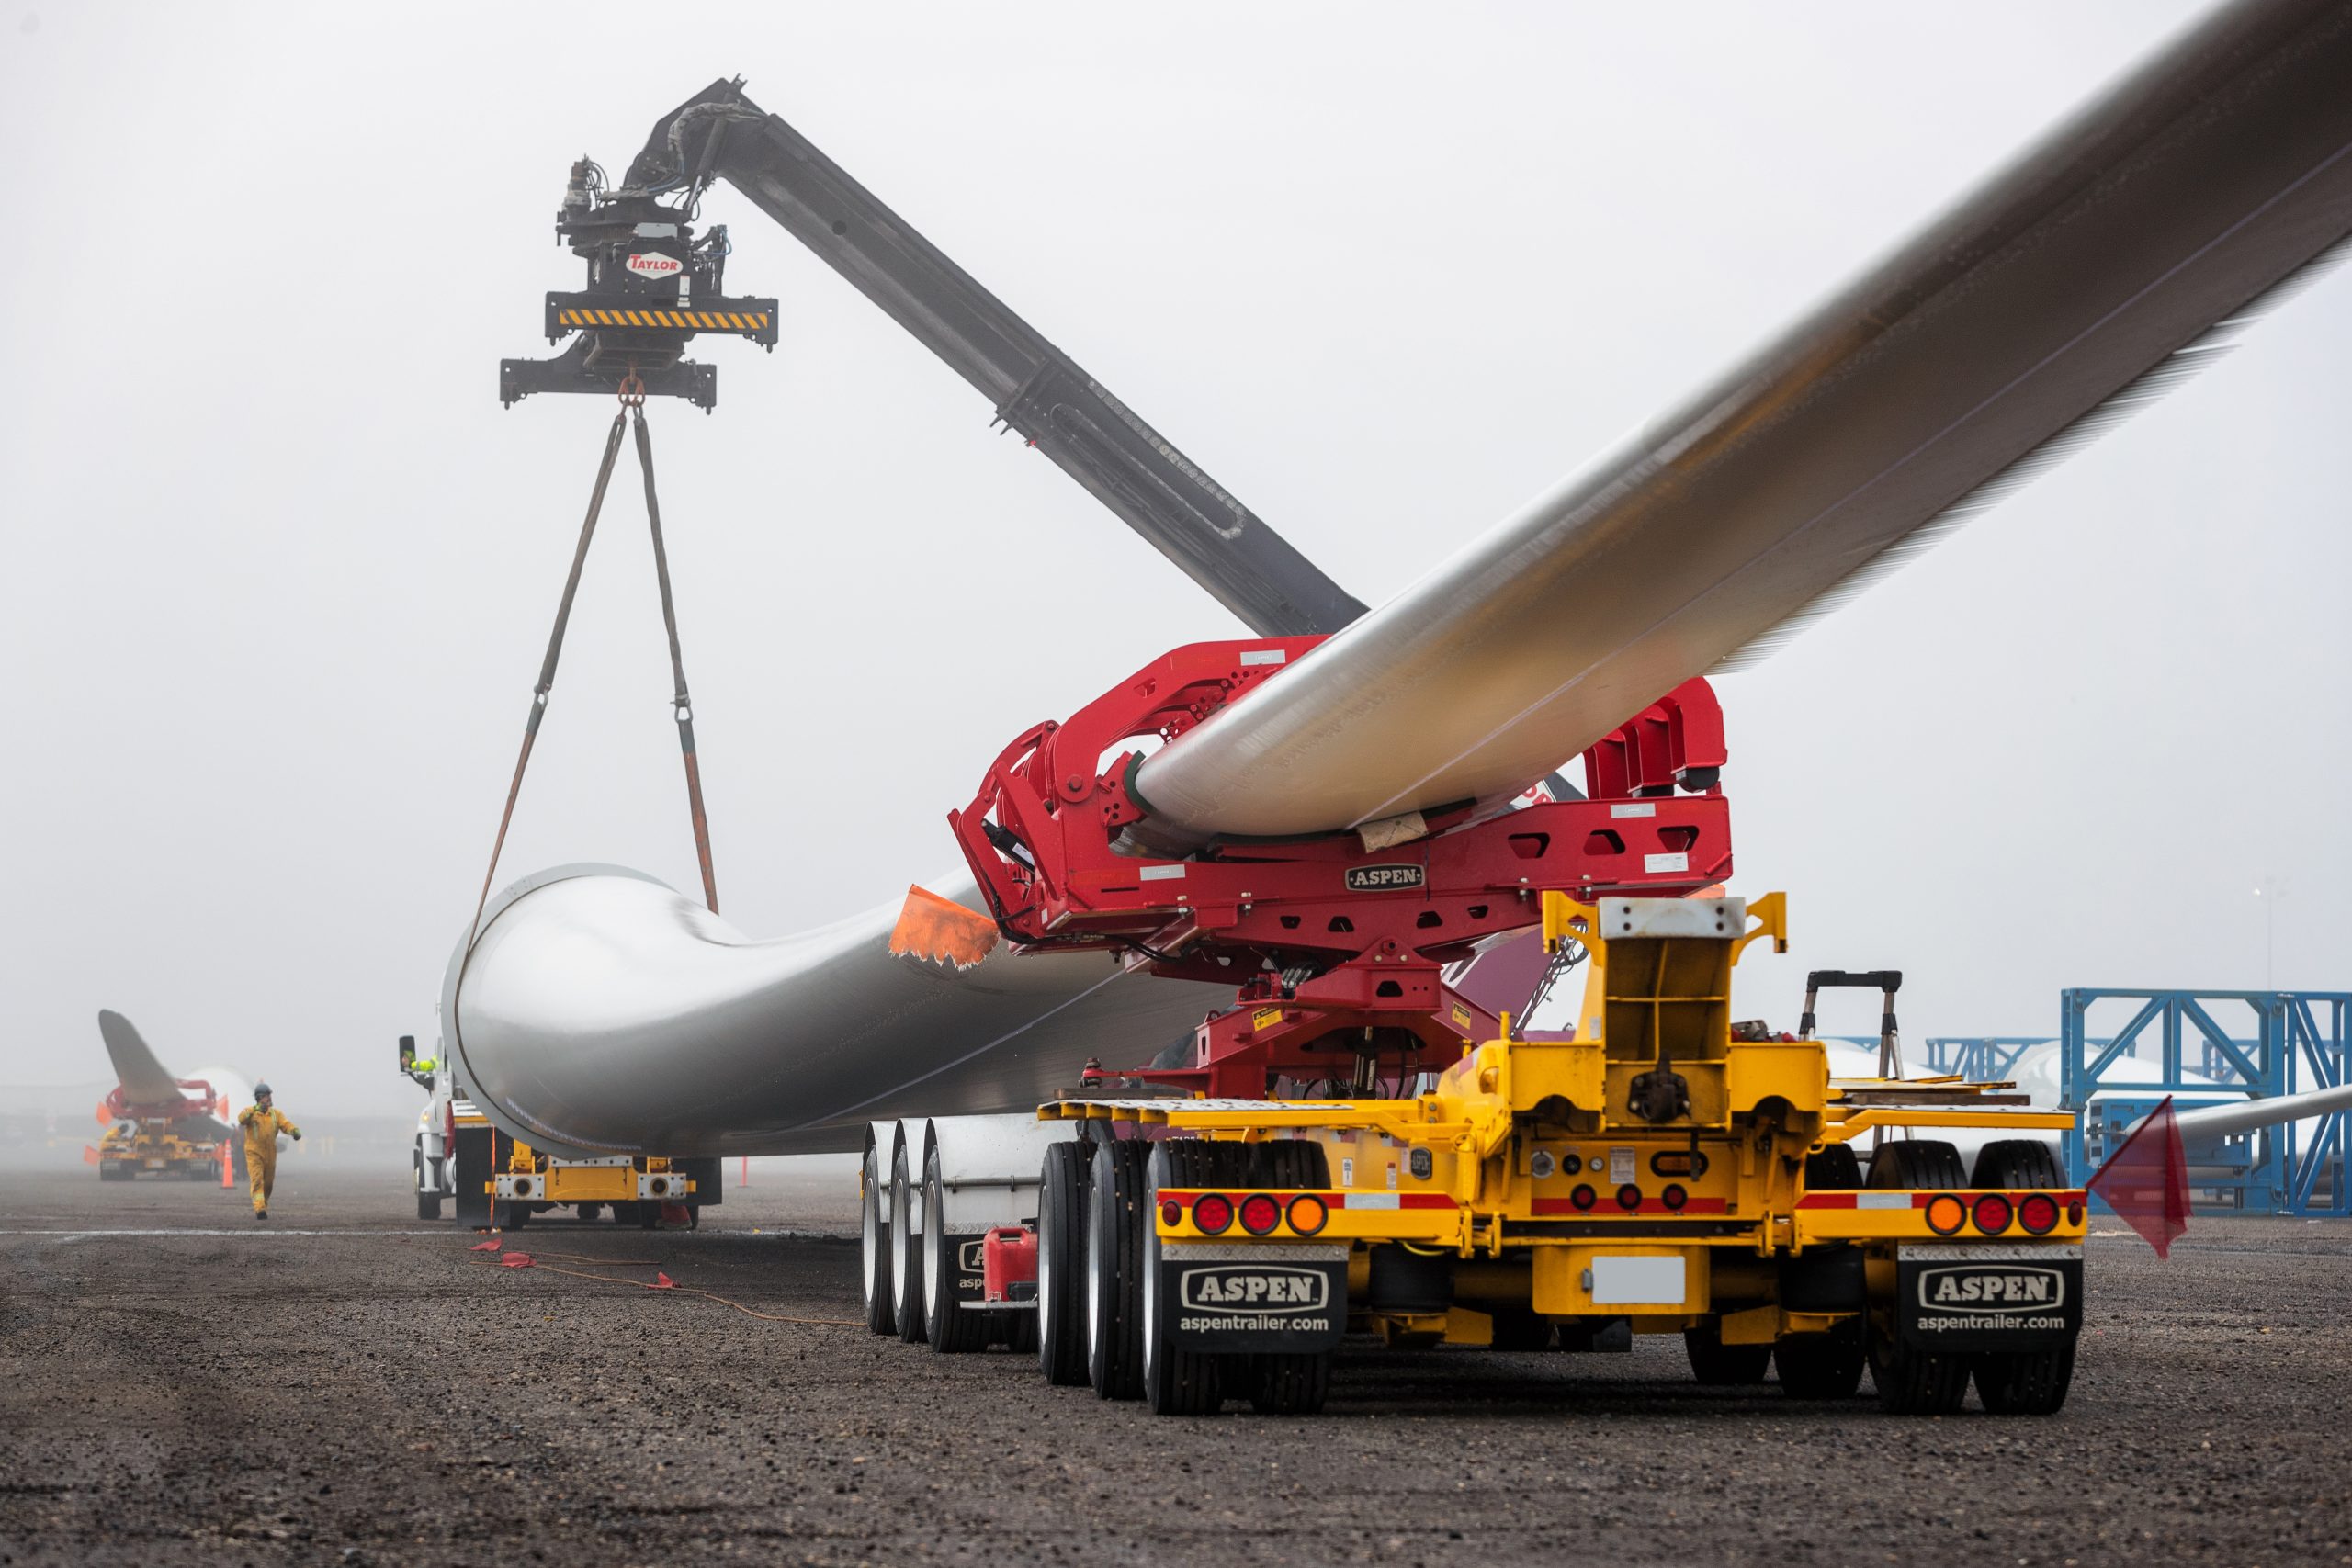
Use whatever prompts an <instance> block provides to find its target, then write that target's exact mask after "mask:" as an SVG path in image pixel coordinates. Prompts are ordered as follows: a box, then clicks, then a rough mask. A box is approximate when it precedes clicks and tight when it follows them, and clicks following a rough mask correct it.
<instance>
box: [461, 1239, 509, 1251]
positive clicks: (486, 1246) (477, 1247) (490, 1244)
mask: <svg viewBox="0 0 2352 1568" xmlns="http://www.w3.org/2000/svg"><path fill="white" fill-rule="evenodd" d="M505 1245H506V1244H505V1243H504V1242H503V1241H500V1240H499V1239H498V1238H497V1237H495V1236H492V1238H491V1239H490V1240H488V1241H478V1242H476V1243H474V1244H473V1245H472V1246H471V1247H468V1248H466V1250H467V1251H468V1252H496V1251H497V1250H498V1249H499V1248H500V1247H504V1246H505Z"/></svg>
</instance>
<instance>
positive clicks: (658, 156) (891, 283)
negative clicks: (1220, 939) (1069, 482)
mask: <svg viewBox="0 0 2352 1568" xmlns="http://www.w3.org/2000/svg"><path fill="white" fill-rule="evenodd" d="M712 178H723V179H725V180H726V181H727V182H728V183H729V184H730V185H732V186H735V187H736V188H737V189H738V190H740V191H741V192H742V193H743V195H744V196H746V197H749V198H750V199H751V201H752V205H754V206H756V207H757V208H759V209H760V210H761V211H763V212H764V213H766V214H767V215H768V216H769V217H770V218H772V219H774V220H775V221H776V222H777V223H778V224H779V225H780V226H782V227H783V228H784V229H785V230H786V231H787V232H788V233H790V234H791V235H792V236H793V237H794V238H795V239H797V240H798V241H799V242H800V243H802V244H804V245H806V246H808V247H809V250H810V251H812V252H813V253H815V254H817V255H818V256H820V257H821V258H823V260H824V261H825V263H826V264H827V265H830V266H831V267H832V269H833V270H834V271H836V272H838V273H840V274H841V275H842V276H843V277H844V278H847V279H848V280H849V281H850V283H851V284H852V285H854V287H855V288H857V290H858V292H860V293H862V294H864V295H865V297H866V298H867V299H871V300H872V301H874V303H875V304H876V305H877V306H879V307H881V309H882V310H884V311H885V312H886V313H888V315H889V317H890V319H891V320H893V321H897V322H898V323H899V325H900V326H902V327H904V328H906V330H907V331H908V332H909V333H911V334H913V336H914V338H915V339H916V341H918V342H920V343H921V344H922V345H923V346H924V347H926V348H928V349H930V350H931V351H932V352H933V354H935V355H938V356H939V357H940V358H941V359H942V360H944V361H945V362H946V364H947V365H948V366H949V367H951V368H953V369H954V370H955V371H956V374H957V375H959V376H961V377H963V378H964V379H965V380H967V381H969V382H970V383H971V384H972V385H973V386H974V387H975V388H977V389H978V390H979V391H980V393H981V394H982V395H983V396H985V397H986V398H988V400H989V403H990V404H991V405H992V406H993V407H994V408H995V410H996V414H997V418H998V419H999V420H1001V421H1002V422H1003V423H1005V424H1006V425H1007V426H1009V427H1010V428H1012V430H1015V431H1017V432H1019V433H1020V434H1022V435H1023V436H1024V437H1026V438H1027V439H1028V441H1029V442H1030V444H1031V445H1032V446H1035V447H1036V448H1037V449H1038V450H1039V451H1041V452H1043V453H1044V454H1045V455H1046V457H1050V458H1051V459H1053V461H1054V463H1055V464H1056V465H1057V466H1058V467H1059V468H1061V469H1062V470H1063V471H1064V472H1066V473H1068V474H1069V476H1070V477H1071V478H1072V479H1076V480H1077V481H1078V482H1079V483H1080V484H1081V485H1083V486H1085V487H1086V489H1087V490H1088V491H1091V492H1092V493H1093V495H1094V496H1095V497H1096V499H1098V500H1100V501H1101V502H1103V505H1105V506H1107V507H1109V508H1110V509H1111V510H1112V511H1113V512H1114V513H1117V514H1118V516H1119V517H1120V518H1121V519H1122V520H1124V521H1125V523H1126V524H1127V525H1128V526H1130V527H1132V528H1134V529H1135V530H1136V533H1138V534H1140V535H1142V536H1144V538H1145V539H1147V540H1148V541H1149V542H1150V544H1151V545H1152V547H1154V548H1156V549H1158V550H1159V552H1160V553H1161V554H1162V555H1164V556H1166V557H1168V558H1169V559H1170V560H1172V561H1174V562H1175V563H1176V564H1177V566H1178V567H1180V568H1182V570H1183V571H1184V572H1185V574H1186V575H1188V576H1189V577H1191V578H1192V579H1193V581H1195V582H1198V583H1199V584H1200V585H1201V586H1202V587H1203V588H1205V589H1206V590H1207V591H1208V592H1210V593H1211V594H1212V595H1214V596H1215V597H1216V600H1217V602H1218V603H1219V604H1223V605H1225V607H1226V608H1227V609H1228V610H1230V611H1232V612H1233V613H1234V615H1237V616H1238V617H1239V618H1240V619H1241V621H1242V622H1243V624H1244V625H1246V626H1249V627H1250V630H1251V631H1252V632H1254V633H1256V634H1257V635H1259V636H1261V637H1297V636H1314V635H1324V634H1329V633H1330V632H1334V631H1337V630H1339V629H1340V627H1341V626H1345V625H1347V624H1348V623H1349V622H1350V621H1352V620H1354V619H1355V618H1356V617H1357V616H1359V615H1363V610H1364V606H1363V604H1361V603H1360V602H1359V601H1357V600H1356V599H1355V598H1354V597H1352V596H1351V595H1350V594H1349V593H1348V592H1346V591H1345V590H1344V589H1342V588H1340V585H1339V584H1338V583H1336V582H1334V581H1331V579H1330V578H1329V577H1328V576H1326V575H1325V574H1324V572H1323V571H1322V570H1321V569H1319V568H1318V567H1317V566H1316V565H1315V563H1314V562H1312V561H1310V560H1308V559H1307V558H1306V557H1305V556H1303V555H1301V554H1300V553H1299V552H1298V551H1297V550H1296V549H1295V548H1293V547H1292V546H1291V545H1290V543H1289V541H1287V540H1285V539H1284V538H1283V536H1281V535H1280V534H1277V533H1276V532H1274V530H1273V529H1272V528H1270V527H1268V526H1267V525H1266V524H1265V523H1264V522H1263V521H1261V519H1260V518H1259V517H1258V516H1257V514H1256V513H1252V512H1251V511H1250V509H1249V508H1248V507H1247V506H1244V505H1243V504H1242V503H1241V502H1240V501H1239V500H1238V499H1237V498H1236V497H1235V496H1234V495H1233V494H1232V493H1231V492H1230V491H1227V490H1226V489H1225V488H1224V487H1223V486H1221V485H1219V484H1218V483H1217V482H1216V480H1215V479H1211V478H1210V477H1209V476H1208V475H1207V474H1206V473H1204V472H1203V471H1202V469H1201V468H1200V467H1199V466H1198V465H1197V464H1195V463H1194V462H1193V460H1192V459H1191V458H1189V457H1185V456H1184V454H1183V453H1182V451H1180V450H1179V449H1178V448H1177V447H1176V446H1175V444H1174V443H1173V442H1170V440H1168V439H1167V437H1165V436H1163V435H1161V434H1159V432H1158V431H1156V430H1154V429H1153V428H1152V427H1151V426H1150V425H1149V424H1148V423H1145V422H1144V421H1143V420H1142V419H1141V418H1140V417H1138V416H1137V415H1136V413H1135V412H1134V411H1133V410H1131V409H1129V408H1128V407H1127V406H1126V404H1125V403H1123V402H1121V401H1120V400H1118V399H1117V398H1116V397H1114V396H1113V395H1112V394H1111V392H1110V390H1109V389H1106V388H1104V387H1103V386H1102V385H1101V384H1099V383H1098V382H1096V381H1095V379H1094V378H1092V377H1091V376H1089V375H1088V374H1087V373H1086V372H1085V370H1084V369H1082V368H1080V366H1079V365H1078V364H1077V362H1076V361H1074V360H1072V359H1071V358H1070V357H1069V355H1066V354H1064V353H1063V352H1062V351H1061V350H1060V349H1058V348H1056V347H1055V346H1054V345H1053V344H1051V343H1049V342H1047V341H1046V338H1045V337H1044V335H1043V334H1041V333H1038V332H1037V330H1036V329H1035V328H1034V327H1032V326H1031V325H1030V324H1029V323H1028V322H1027V321H1023V320H1022V318H1021V317H1020V316H1019V315H1017V314H1015V313H1014V312H1013V310H1012V309H1011V308H1009V307H1008V306H1007V305H1006V304H1005V303H1004V302H1003V301H1002V300H1001V299H998V298H997V297H996V296H995V295H993V294H991V293H989V291H988V290H987V289H986V288H982V287H981V286H980V284H979V283H978V281H977V280H976V279H974V278H973V277H972V276H971V275H970V274H969V273H967V272H966V271H965V270H964V269H963V268H962V267H960V266H958V265H956V263H955V262H953V261H951V260H950V259H948V257H947V255H946V254H944V252H942V251H941V250H940V249H939V248H938V247H937V246H936V245H933V243H931V242H930V241H929V240H926V239H925V238H923V236H922V234H921V233H920V232H918V231H916V230H915V228H914V227H913V225H911V224H910V223H908V222H907V221H906V220H904V219H902V218H900V217H899V215H898V214H897V213H896V212H893V211H892V210H891V209H889V208H888V207H887V206H886V205H884V204H883V202H882V201H881V200H880V199H879V198H878V197H876V196H875V195H874V193H873V192H871V191H869V190H867V189H866V188H865V186H862V185H860V184H859V183H858V182H857V181H856V180H855V179H854V178H852V177H851V176H850V175H849V174H848V173H847V172H846V171H844V170H843V169H842V166H841V165H840V164H836V163H834V162H833V161H832V160H831V158H829V157H827V156H826V155H825V154H824V153H823V152H821V151H820V150H819V149H818V147H817V146H816V145H815V144H814V143H813V142H811V141H809V139H808V138H807V137H805V136H803V135H802V134H801V133H800V132H798V131H797V130H794V129H793V128H792V127H791V126H789V125H787V124H786V123H785V122H784V120H782V119H781V118H777V117H776V116H775V115H772V114H767V113H764V112H763V111H762V110H761V109H760V108H759V107H758V106H756V105H755V104H753V103H752V101H751V100H750V99H749V98H747V97H745V96H743V94H742V90H741V86H740V85H737V84H735V83H732V82H729V81H719V82H715V83H713V84H712V85H710V86H709V87H708V88H707V89H705V90H704V91H703V92H702V93H700V94H698V95H696V96H695V97H693V98H691V99H689V100H687V101H686V102H685V103H684V104H681V105H680V106H679V107H677V108H676V109H675V110H673V111H672V112H671V113H670V114H668V115H665V116H663V117H662V119H661V120H660V121H659V122H657V123H656V124H655V126H654V128H653V132H652V135H651V136H650V138H649V140H648V141H647V143H646V148H645V151H644V152H642V153H640V154H639V158H638V161H637V162H636V164H633V165H631V167H630V169H629V171H628V186H630V187H632V188H644V189H649V190H651V189H660V188H664V187H665V186H668V185H684V184H692V183H695V182H707V180H709V179H712Z"/></svg>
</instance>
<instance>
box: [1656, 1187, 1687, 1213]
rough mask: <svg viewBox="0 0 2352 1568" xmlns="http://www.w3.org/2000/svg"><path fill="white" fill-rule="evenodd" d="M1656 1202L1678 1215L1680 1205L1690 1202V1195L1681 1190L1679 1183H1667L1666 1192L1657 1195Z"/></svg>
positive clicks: (1680, 1210) (1680, 1209) (1680, 1208)
mask: <svg viewBox="0 0 2352 1568" xmlns="http://www.w3.org/2000/svg"><path fill="white" fill-rule="evenodd" d="M1657 1201H1659V1202H1661V1203H1663V1204H1665V1205H1666V1206H1667V1207H1668V1208H1669V1209H1671V1210H1673V1211H1674V1212H1675V1213H1681V1212H1682V1205H1683V1204H1685V1203H1688V1202H1689V1201H1691V1194H1690V1193H1688V1192H1686V1191H1684V1190H1682V1184H1681V1183H1680V1182H1679V1181H1669V1182H1668V1183H1667V1186H1666V1190H1665V1191H1663V1192H1661V1193H1659V1194H1658V1195H1657Z"/></svg>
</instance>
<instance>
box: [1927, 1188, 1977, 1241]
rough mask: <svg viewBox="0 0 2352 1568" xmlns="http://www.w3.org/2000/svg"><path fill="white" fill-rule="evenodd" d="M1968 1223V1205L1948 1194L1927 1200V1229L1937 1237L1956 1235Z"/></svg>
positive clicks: (1941, 1194) (1943, 1193)
mask: <svg viewBox="0 0 2352 1568" xmlns="http://www.w3.org/2000/svg"><path fill="white" fill-rule="evenodd" d="M1967 1223H1968V1205H1967V1204H1965V1203H1963V1202H1962V1201H1960V1200H1959V1199H1957V1198H1955V1197H1953V1196H1952V1195H1951V1193H1949V1192H1939V1193H1937V1194H1936V1195H1935V1196H1934V1197H1933V1198H1930V1199H1929V1200H1928V1229H1929V1230H1931V1231H1933V1232H1935V1233H1936V1234H1937V1235H1958V1234H1959V1233H1960V1227H1961V1226H1962V1225H1964V1224H1967Z"/></svg>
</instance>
